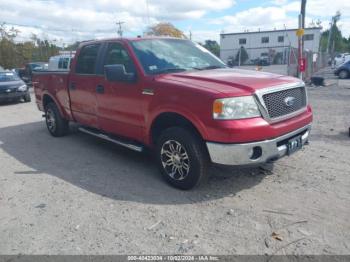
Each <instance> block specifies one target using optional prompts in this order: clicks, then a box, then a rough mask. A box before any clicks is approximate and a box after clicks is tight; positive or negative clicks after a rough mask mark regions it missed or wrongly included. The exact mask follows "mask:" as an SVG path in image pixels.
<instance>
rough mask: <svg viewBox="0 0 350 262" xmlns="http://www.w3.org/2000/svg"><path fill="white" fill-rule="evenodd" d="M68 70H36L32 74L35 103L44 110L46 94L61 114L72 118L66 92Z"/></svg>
mask: <svg viewBox="0 0 350 262" xmlns="http://www.w3.org/2000/svg"><path fill="white" fill-rule="evenodd" d="M68 80H69V72H57V71H55V72H49V71H47V72H37V73H34V76H33V86H34V93H35V98H36V103H37V105H38V108H39V109H40V110H41V111H44V104H43V103H44V99H43V98H44V96H45V95H48V96H50V98H51V99H52V100H53V101H54V102H55V103H56V105H57V106H58V108H59V110H60V112H61V114H62V116H63V117H64V118H66V119H67V120H73V119H72V114H71V110H70V99H69V93H68Z"/></svg>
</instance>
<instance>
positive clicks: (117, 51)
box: [103, 43, 136, 73]
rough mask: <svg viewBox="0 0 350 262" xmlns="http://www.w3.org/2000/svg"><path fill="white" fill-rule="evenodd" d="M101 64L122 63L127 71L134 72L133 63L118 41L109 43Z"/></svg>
mask: <svg viewBox="0 0 350 262" xmlns="http://www.w3.org/2000/svg"><path fill="white" fill-rule="evenodd" d="M103 65H123V66H124V67H125V71H126V72H127V73H135V71H136V70H135V66H134V63H133V61H132V59H131V57H130V56H129V53H128V52H127V50H126V49H125V48H124V47H123V45H122V44H120V43H110V44H109V45H108V50H107V53H106V57H105V60H104V63H103Z"/></svg>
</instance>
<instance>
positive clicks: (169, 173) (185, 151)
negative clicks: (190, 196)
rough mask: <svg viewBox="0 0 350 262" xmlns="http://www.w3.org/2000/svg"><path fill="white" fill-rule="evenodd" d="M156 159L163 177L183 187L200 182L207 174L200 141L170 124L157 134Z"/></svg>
mask: <svg viewBox="0 0 350 262" xmlns="http://www.w3.org/2000/svg"><path fill="white" fill-rule="evenodd" d="M156 154H157V162H158V166H159V169H160V171H161V173H162V175H163V177H164V178H165V180H166V181H167V182H168V183H169V184H171V185H172V186H174V187H176V188H180V189H184V190H188V189H191V188H193V187H195V186H197V185H199V184H200V183H201V182H203V180H205V178H206V176H207V167H208V164H209V162H210V161H209V158H208V154H207V150H206V148H205V145H204V143H203V141H202V140H201V139H200V138H198V136H197V135H195V134H193V132H190V131H188V130H186V129H184V128H179V127H172V128H169V129H166V130H165V131H163V133H162V134H161V135H160V137H159V139H158V142H157V148H156Z"/></svg>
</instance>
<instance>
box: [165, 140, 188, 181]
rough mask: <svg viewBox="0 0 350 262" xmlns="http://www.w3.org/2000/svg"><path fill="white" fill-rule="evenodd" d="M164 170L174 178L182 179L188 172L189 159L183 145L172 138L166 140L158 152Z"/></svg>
mask: <svg viewBox="0 0 350 262" xmlns="http://www.w3.org/2000/svg"><path fill="white" fill-rule="evenodd" d="M160 155H161V161H162V165H163V168H164V170H165V172H166V173H167V174H168V175H169V176H170V177H171V178H172V179H175V180H183V179H185V178H186V177H187V175H188V173H189V172H190V159H189V157H188V154H187V151H186V149H185V147H183V146H182V145H181V144H180V143H179V142H177V141H174V140H168V141H166V142H165V143H164V144H163V146H162V150H161V152H160Z"/></svg>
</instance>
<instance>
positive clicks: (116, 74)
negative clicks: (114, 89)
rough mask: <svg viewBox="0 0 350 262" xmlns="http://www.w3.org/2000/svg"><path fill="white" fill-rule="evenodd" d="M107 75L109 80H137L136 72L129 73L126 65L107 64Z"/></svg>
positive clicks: (131, 81) (130, 81)
mask: <svg viewBox="0 0 350 262" xmlns="http://www.w3.org/2000/svg"><path fill="white" fill-rule="evenodd" d="M104 71H105V77H106V79H107V80H108V81H109V82H129V83H133V82H135V81H136V74H135V73H127V72H126V71H125V66H124V65H105V66H104Z"/></svg>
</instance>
